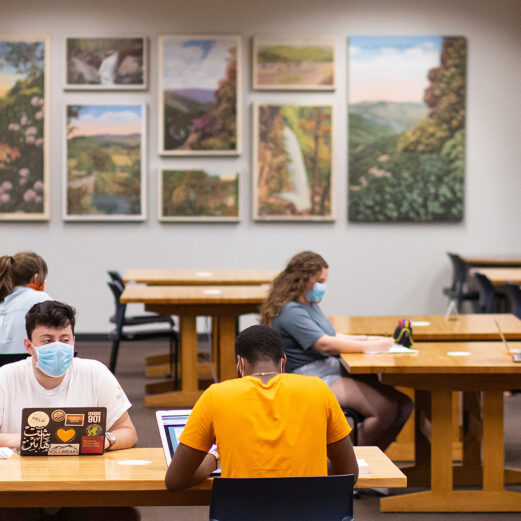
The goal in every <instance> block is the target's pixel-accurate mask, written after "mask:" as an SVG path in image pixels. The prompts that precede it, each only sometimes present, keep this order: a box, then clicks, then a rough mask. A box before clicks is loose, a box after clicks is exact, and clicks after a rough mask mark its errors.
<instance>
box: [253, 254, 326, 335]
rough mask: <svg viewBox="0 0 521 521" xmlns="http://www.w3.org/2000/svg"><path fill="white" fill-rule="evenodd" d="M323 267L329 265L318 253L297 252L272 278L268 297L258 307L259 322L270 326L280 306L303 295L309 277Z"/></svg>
mask: <svg viewBox="0 0 521 521" xmlns="http://www.w3.org/2000/svg"><path fill="white" fill-rule="evenodd" d="M324 268H329V266H328V264H327V262H326V261H325V260H324V259H323V258H322V257H321V256H320V255H319V254H318V253H314V252H312V251H303V252H300V253H297V254H296V255H295V256H294V257H293V258H292V259H291V260H290V261H289V262H288V265H287V266H286V268H285V269H284V270H283V271H281V272H280V273H279V274H278V275H277V276H276V277H275V279H274V280H273V282H272V284H271V289H270V292H269V295H268V298H267V299H266V300H265V301H264V303H263V304H262V306H261V309H260V323H261V324H262V325H263V326H271V323H272V322H273V319H274V318H275V317H276V316H277V315H279V314H280V311H281V309H282V307H283V306H284V305H285V304H287V303H288V302H292V301H294V300H297V299H298V298H299V297H300V296H301V295H303V294H304V292H305V290H306V286H307V284H308V281H309V279H310V278H311V277H313V275H316V274H317V273H319V272H321V271H322V270H323V269H324Z"/></svg>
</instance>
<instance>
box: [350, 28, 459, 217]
mask: <svg viewBox="0 0 521 521" xmlns="http://www.w3.org/2000/svg"><path fill="white" fill-rule="evenodd" d="M466 61H467V44H466V39H465V38H463V37H447V36H438V37H412V36H407V37H398V36H385V37H379V36H367V37H351V38H349V198H348V199H349V200H348V205H349V208H348V213H349V220H350V221H351V222H418V223H428V222H460V221H461V220H462V219H463V210H464V209H463V204H464V177H465V91H466Z"/></svg>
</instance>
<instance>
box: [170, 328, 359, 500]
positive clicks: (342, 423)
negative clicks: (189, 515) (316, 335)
mask: <svg viewBox="0 0 521 521" xmlns="http://www.w3.org/2000/svg"><path fill="white" fill-rule="evenodd" d="M235 352H236V357H237V371H238V373H239V376H240V377H241V378H237V379H233V380H227V381H224V382H221V383H218V384H213V385H211V386H210V387H209V388H208V389H207V390H206V391H205V392H204V393H203V395H202V396H201V398H200V399H199V400H198V401H197V403H196V404H195V406H194V409H193V411H192V413H191V415H190V417H189V419H188V422H187V424H186V427H185V429H184V431H183V433H182V434H181V437H180V439H179V446H178V447H177V449H176V451H175V453H174V456H173V458H172V462H171V463H170V466H169V467H168V470H167V473H166V478H165V483H166V486H167V488H168V489H169V490H179V489H182V488H186V487H190V486H192V485H195V484H196V483H199V482H201V481H203V480H205V479H206V478H207V477H208V476H209V475H210V474H211V473H212V472H213V471H214V470H216V468H218V466H219V463H221V467H222V476H223V477H232V478H249V477H278V476H326V475H327V474H328V473H329V474H353V475H354V476H355V481H356V479H357V478H358V465H357V462H356V457H355V454H354V451H353V446H352V444H351V440H350V438H349V433H350V431H351V428H350V427H349V424H348V423H347V421H346V419H345V416H344V414H343V412H342V409H341V408H340V406H339V404H338V401H337V400H336V398H335V396H334V395H333V393H332V391H331V390H330V389H329V387H328V386H327V384H325V383H324V382H323V381H322V380H320V378H317V377H314V376H304V375H297V374H291V373H284V367H285V365H286V355H285V354H284V350H283V346H282V339H281V337H280V335H279V334H278V333H277V332H276V331H275V330H274V329H271V328H269V327H265V326H251V327H249V328H247V329H245V330H244V331H243V332H242V333H240V334H239V335H238V336H237V340H236V343H235ZM214 443H216V444H217V447H218V452H217V451H215V450H210V448H211V447H212V445H213V444H214ZM209 450H210V452H208V451H209Z"/></svg>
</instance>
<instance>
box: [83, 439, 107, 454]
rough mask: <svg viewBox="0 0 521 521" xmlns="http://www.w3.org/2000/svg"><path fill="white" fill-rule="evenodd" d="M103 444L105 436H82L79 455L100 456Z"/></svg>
mask: <svg viewBox="0 0 521 521" xmlns="http://www.w3.org/2000/svg"><path fill="white" fill-rule="evenodd" d="M104 443H105V436H82V437H81V453H82V454H102V453H103V446H104Z"/></svg>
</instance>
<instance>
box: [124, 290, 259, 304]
mask: <svg viewBox="0 0 521 521" xmlns="http://www.w3.org/2000/svg"><path fill="white" fill-rule="evenodd" d="M268 290H269V287H268V286H267V285H260V286H126V287H125V290H124V291H123V293H122V295H121V298H120V300H121V302H123V303H126V304H129V303H146V304H260V303H262V302H263V301H264V300H265V299H266V297H267V296H268Z"/></svg>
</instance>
